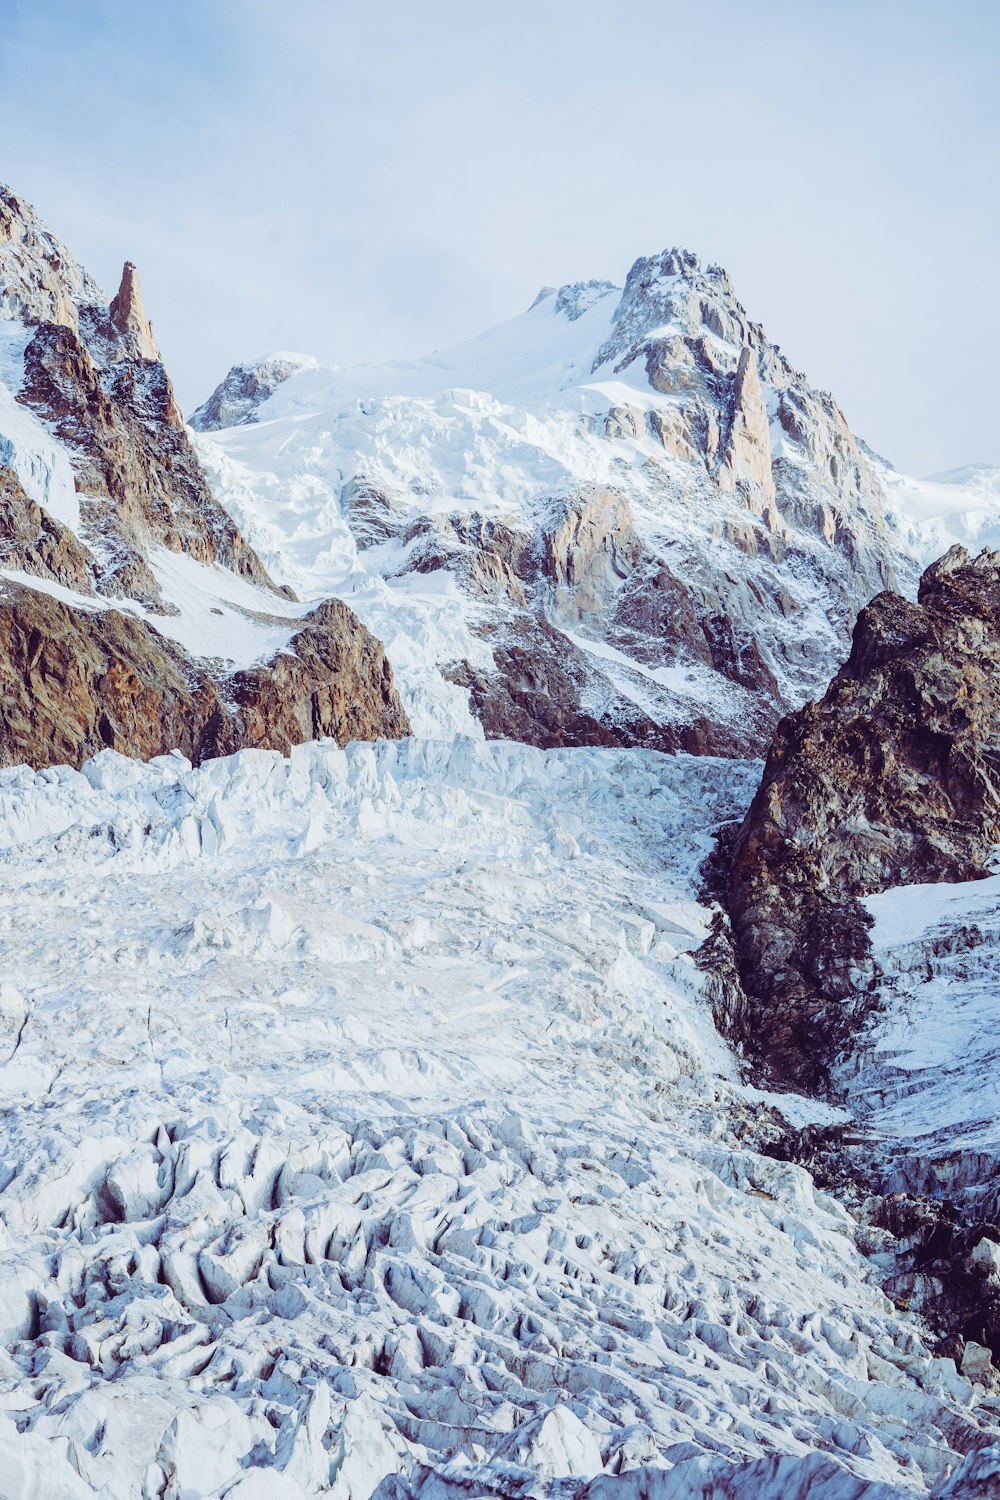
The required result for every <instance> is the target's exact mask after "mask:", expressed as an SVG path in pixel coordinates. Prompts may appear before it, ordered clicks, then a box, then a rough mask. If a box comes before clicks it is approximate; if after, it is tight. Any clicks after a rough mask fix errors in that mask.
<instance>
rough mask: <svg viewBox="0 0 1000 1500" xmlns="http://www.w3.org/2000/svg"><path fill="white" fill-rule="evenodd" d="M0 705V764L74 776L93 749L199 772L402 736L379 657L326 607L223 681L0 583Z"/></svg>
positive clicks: (402, 721)
mask: <svg viewBox="0 0 1000 1500" xmlns="http://www.w3.org/2000/svg"><path fill="white" fill-rule="evenodd" d="M0 702H2V708H0V765H15V764H21V763H26V764H28V765H32V766H36V767H37V766H44V765H52V764H63V763H65V764H68V765H73V766H79V765H81V764H82V762H83V761H85V760H86V759H87V758H88V757H89V756H91V755H96V754H97V752H98V751H99V750H104V749H112V750H118V751H120V752H121V753H122V754H125V755H132V756H137V757H139V758H141V759H144V760H145V759H149V758H150V757H151V756H154V755H161V754H165V753H167V752H168V751H170V750H175V749H177V750H180V751H182V752H183V754H184V755H186V756H187V757H188V758H189V759H190V760H191V761H194V762H197V761H200V760H203V759H205V758H206V757H207V756H212V755H227V754H230V753H231V752H232V751H234V750H238V749H242V748H244V747H247V746H257V747H261V748H267V749H276V750H281V751H283V752H285V753H287V751H288V750H289V749H290V748H291V746H292V745H297V744H301V743H302V742H303V741H305V740H310V739H317V738H322V737H324V736H329V737H331V738H333V739H336V740H338V741H339V742H340V743H342V744H343V743H346V742H347V741H348V740H357V739H377V738H379V737H380V736H386V737H390V738H398V737H400V736H403V735H405V734H407V733H408V730H409V726H408V723H407V719H406V715H405V713H404V712H403V709H402V707H401V705H400V702H399V698H398V696H397V694H396V691H395V688H394V687H393V683H392V674H391V671H390V669H389V665H388V663H387V661H386V659H385V654H384V652H383V650H382V647H381V646H380V645H379V643H378V641H376V640H375V639H374V637H373V636H371V635H370V634H369V632H368V631H367V630H365V628H364V626H363V625H362V624H361V623H360V622H359V621H358V620H357V619H356V618H355V617H354V616H353V615H352V614H351V612H350V610H348V609H347V608H346V606H344V605H342V604H340V603H339V601H337V600H331V601H328V602H327V603H325V604H323V605H321V606H320V608H319V609H317V610H315V611H314V612H313V613H312V614H311V615H309V616H307V617H306V619H305V620H304V621H303V623H302V627H301V629H300V630H299V631H298V632H297V633H296V634H295V635H294V636H293V637H292V639H291V642H290V650H289V651H285V652H281V653H279V654H278V655H277V656H276V657H275V658H274V659H273V661H271V662H270V663H266V664H263V665H261V666H259V667H254V668H251V669H249V670H245V671H242V672H238V673H235V674H232V675H230V676H223V675H220V674H219V673H218V672H216V671H212V670H210V668H209V667H208V665H207V664H204V663H198V662H193V661H192V660H191V658H190V657H188V656H187V655H186V654H185V653H184V652H183V651H181V650H180V649H179V648H178V647H177V646H175V645H174V644H173V643H172V642H170V641H168V640H167V639H165V638H164V637H163V636H162V635H160V634H159V632H158V631H156V630H155V629H154V628H153V627H152V626H151V625H149V624H148V623H147V622H145V621H144V620H141V619H138V618H136V617H135V616H133V615H131V614H127V613H124V612H123V611H121V610H118V609H113V608H94V609H93V610H83V609H79V608H73V607H72V606H70V605H67V604H64V603H62V602H60V601H59V600H57V599H54V598H51V597H50V596H48V595H47V594H43V593H40V592H37V591H36V590H34V589H31V588H25V587H21V586H18V585H15V584H10V583H7V584H6V585H5V586H4V588H3V592H2V593H0Z"/></svg>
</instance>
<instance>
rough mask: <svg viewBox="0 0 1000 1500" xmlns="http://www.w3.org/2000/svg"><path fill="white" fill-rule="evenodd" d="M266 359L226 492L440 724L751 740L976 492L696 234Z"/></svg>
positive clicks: (729, 744)
mask: <svg viewBox="0 0 1000 1500" xmlns="http://www.w3.org/2000/svg"><path fill="white" fill-rule="evenodd" d="M271 363H272V362H268V361H265V362H262V363H261V365H260V370H261V372H262V383H261V391H260V399H258V400H256V401H253V402H248V401H247V400H246V399H243V400H242V401H241V403H239V404H238V416H237V417H236V418H235V420H236V421H237V422H238V425H235V426H229V427H227V428H223V430H215V431H207V430H205V429H209V428H212V427H215V428H220V426H221V423H222V420H223V418H220V419H219V420H214V421H213V420H212V417H211V413H212V412H213V411H217V412H218V411H221V412H222V413H223V417H224V413H225V410H226V409H227V408H226V402H227V401H228V400H229V397H230V395H231V393H232V392H233V391H237V388H238V391H244V390H246V389H249V385H248V381H249V378H250V374H252V369H251V368H250V367H245V366H239V367H237V368H236V369H235V370H234V371H232V372H231V373H230V376H229V377H227V381H225V382H223V384H222V385H221V386H220V387H219V389H218V391H216V392H215V394H214V395H213V397H212V398H211V399H210V401H209V402H207V403H206V404H205V405H204V406H203V407H202V408H200V411H199V414H198V417H197V420H198V425H199V426H200V427H201V428H202V429H203V435H202V436H201V437H200V438H199V441H198V448H199V453H200V454H201V457H202V460H203V462H204V464H205V468H206V471H207V473H208V474H209V478H210V481H211V484H212V487H213V491H214V493H215V494H216V496H217V497H218V498H219V499H220V500H221V501H222V503H223V504H224V505H225V506H226V508H227V509H228V510H229V511H230V512H231V513H232V514H233V515H234V516H235V517H236V518H237V520H238V522H239V524H240V525H241V526H242V527H243V529H244V530H245V532H246V534H247V535H248V537H250V538H251V539H252V541H253V543H254V545H255V546H256V547H257V549H258V550H259V552H260V553H261V555H262V556H263V557H264V558H265V560H266V562H267V565H268V567H269V568H270V569H271V570H272V572H273V573H274V575H275V576H276V577H278V578H280V579H282V580H284V581H286V582H289V583H291V584H292V585H293V586H294V587H295V588H296V590H298V591H299V592H301V593H303V594H304V595H306V596H310V595H314V594H316V593H319V592H324V591H332V592H335V593H338V594H340V595H341V596H342V597H344V598H345V599H348V600H349V601H350V603H351V605H352V607H353V608H355V609H356V610H357V611H358V613H359V614H360V615H361V617H362V618H363V619H364V620H365V622H366V624H368V625H369V627H370V628H371V629H372V630H373V632H374V633H375V634H376V635H377V636H379V638H380V639H382V640H383V641H384V642H385V643H386V646H387V649H388V652H389V656H390V659H391V660H392V662H393V665H394V667H395V670H396V673H397V676H398V678H399V680H400V683H401V687H402V691H403V696H404V699H405V700H406V703H407V707H408V710H409V713H410V716H411V719H412V721H413V723H414V725H415V726H416V728H417V729H418V731H419V732H421V733H434V732H438V731H439V730H440V729H441V728H445V729H447V730H448V731H449V732H450V731H452V730H454V729H456V728H462V729H464V730H465V731H466V732H477V730H476V725H477V724H478V725H479V726H480V730H481V731H485V733H486V734H487V735H494V734H496V735H500V736H503V735H505V734H506V735H511V736H512V737H516V738H520V739H527V740H529V741H532V742H534V743H537V744H540V745H546V744H558V743H623V744H628V743H639V744H646V745H650V746H655V747H658V748H668V749H669V748H674V747H676V746H681V747H682V748H687V749H690V750H695V751H706V750H707V751H721V752H722V753H747V752H752V753H759V752H760V751H761V750H762V749H763V748H764V746H765V745H766V742H767V739H768V737H769V733H770V730H771V728H772V727H773V724H774V722H775V720H776V718H777V717H778V716H779V715H780V714H781V713H782V712H784V711H785V710H787V709H788V708H790V707H794V706H798V705H799V704H800V703H801V702H802V701H803V699H804V698H806V697H808V696H812V695H815V694H816V693H817V692H818V691H819V690H820V689H821V688H822V686H823V685H825V682H826V680H827V678H828V677H829V675H830V673H831V671H832V670H833V669H834V667H835V666H836V665H838V664H839V662H840V661H841V660H842V659H843V656H844V654H845V650H846V644H847V639H848V634H849V630H850V627H851V625H852V624H853V621H854V617H855V615H856V613H857V609H858V608H859V607H860V605H862V604H863V603H865V602H866V601H867V600H868V599H869V598H870V597H871V596H872V595H873V594H875V593H876V592H878V591H879V589H881V588H882V587H884V586H886V585H887V584H891V585H893V586H896V587H898V588H901V589H903V590H904V591H908V590H910V589H911V588H912V586H913V583H914V580H915V577H916V572H917V567H918V564H919V563H922V562H925V561H927V560H929V556H930V555H931V554H932V553H933V552H934V551H935V549H940V550H943V547H940V548H939V544H940V542H941V539H942V538H943V536H944V535H945V530H946V527H945V523H944V522H942V521H941V520H940V517H941V516H942V515H944V514H945V513H948V514H951V513H953V512H954V513H955V515H956V516H957V513H958V512H959V511H960V510H961V509H962V507H965V508H968V507H969V506H970V505H971V504H972V500H971V496H972V493H973V490H972V489H970V483H971V481H969V480H968V479H962V481H961V483H958V484H957V485H955V486H949V485H945V484H935V485H932V486H927V485H925V486H922V487H921V486H919V485H917V484H916V483H915V482H911V481H908V480H905V479H903V478H901V477H900V476H898V475H896V474H895V473H894V472H893V471H892V470H891V469H890V468H889V467H888V466H887V465H886V464H885V463H884V462H883V461H882V460H880V459H878V458H876V457H875V456H874V455H873V454H871V453H870V452H869V451H868V450H867V449H866V448H865V447H864V445H863V444H859V443H858V442H856V441H855V439H854V438H853V437H852V435H851V433H850V430H849V428H848V426H847V423H846V421H845V419H844V417H843V414H842V413H841V412H840V410H839V408H838V407H837V405H836V403H835V401H834V400H833V399H832V398H831V397H830V396H828V395H826V394H825V393H822V392H817V391H815V390H813V389H812V388H811V387H810V386H809V385H808V382H807V381H806V379H805V377H804V376H803V375H801V374H800V373H799V372H797V371H796V370H794V369H793V368H792V366H791V365H790V364H789V363H788V361H787V360H786V359H785V357H784V356H783V355H782V354H781V352H780V350H778V349H777V348H776V347H775V346H774V345H772V344H771V343H769V342H768V340H767V338H766V336H765V335H764V333H763V330H762V329H760V328H759V327H758V326H757V325H756V324H754V323H752V322H751V321H750V320H749V318H748V317H747V315H746V313H745V312H744V310H743V308H742V307H741V306H740V304H739V302H738V301H737V299H736V297H735V293H734V292H733V288H732V286H731V284H730V282H729V279H728V277H727V276H726V274H725V272H724V271H721V270H720V269H719V268H718V267H714V266H709V267H706V268H703V267H701V266H700V265H699V263H698V262H697V260H696V259H695V258H694V257H693V256H691V255H689V254H687V253H686V252H682V251H671V252H665V253H664V254H663V255H661V256H656V257H650V258H648V259H644V260H640V261H637V262H636V264H635V266H633V268H632V270H631V271H630V272H629V275H628V278H627V281H626V284H625V287H624V289H621V288H618V287H615V286H612V285H611V284H609V283H607V282H589V283H581V284H578V285H572V286H566V287H563V288H561V290H559V291H558V292H556V291H554V290H553V289H546V291H545V292H543V293H542V294H540V297H539V299H538V300H537V301H536V303H535V304H534V306H533V307H532V308H531V309H530V310H529V311H528V312H526V313H524V314H522V315H521V316H520V317H516V318H513V319H511V320H510V321H509V322H507V323H504V324H501V325H500V326H499V327H497V328H494V329H491V330H489V331H488V332H487V333H484V334H482V335H481V336H480V337H478V338H474V339H472V340H470V341H468V342H466V343H463V344H460V345H457V346H455V347H454V348H451V349H446V350H444V351H441V352H435V353H434V354H431V355H429V356H427V357H426V358H424V359H420V360H413V361H397V362H395V363H392V364H389V365H385V366H379V367H369V368H366V367H362V368H359V369H351V370H343V369H326V370H324V369H320V368H311V369H302V370H300V371H298V372H295V371H294V370H293V371H292V372H291V373H290V374H288V375H287V376H286V378H284V379H282V381H281V383H280V384H274V383H273V381H272V380H271V379H270V378H268V379H263V376H264V375H266V374H267V371H268V370H269V369H270V368H271ZM285 368H290V367H288V366H284V365H283V366H282V369H285ZM248 372H249V374H248ZM268 391H270V394H268ZM976 483H978V481H976ZM976 493H978V491H977V492H976ZM984 493H985V492H984ZM983 505H984V506H986V508H987V509H988V508H989V505H990V502H989V501H988V499H984V501H983ZM993 511H994V513H995V511H996V507H995V505H994V506H993ZM963 524H964V522H963ZM547 705H548V706H547ZM552 705H555V707H554V708H553V707H552Z"/></svg>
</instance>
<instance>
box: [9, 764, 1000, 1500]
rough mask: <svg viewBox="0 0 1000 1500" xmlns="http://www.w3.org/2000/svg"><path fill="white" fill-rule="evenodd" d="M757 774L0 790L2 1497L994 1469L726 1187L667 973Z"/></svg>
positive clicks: (695, 1003) (785, 1478)
mask: <svg viewBox="0 0 1000 1500" xmlns="http://www.w3.org/2000/svg"><path fill="white" fill-rule="evenodd" d="M757 774H758V767H757V766H755V765H752V764H741V763H734V762H731V761H730V762H720V761H715V760H711V759H706V758H701V759H693V758H690V757H687V756H671V757H668V756H660V755H656V754H653V753H649V752H641V751H631V752H628V753H627V754H623V753H621V752H616V751H609V750H577V751H558V752H546V753H543V752H539V751H537V750H533V749H531V748H527V747H524V746H516V745H509V744H502V743H496V744H493V745H483V744H482V743H474V742H472V741H469V740H458V741H456V742H455V743H453V744H443V743H440V742H434V743H432V742H426V741H418V740H410V741H406V742H403V743H401V744H398V745H397V744H386V743H382V744H379V745H377V746H375V747H365V746H354V747H351V748H350V749H349V750H348V751H347V752H346V753H345V752H343V751H341V750H338V749H337V748H336V747H334V746H333V745H330V744H316V745H311V746H303V747H301V748H300V749H298V750H296V751H295V752H294V753H293V754H292V756H291V758H290V760H282V759H281V757H280V756H278V755H275V754H269V753H264V752H252V751H250V752H247V751H245V752H242V753H240V754H239V755H236V756H234V757H232V758H230V759H226V760H217V761H213V762H209V763H206V764H205V765H203V766H202V767H201V768H200V769H198V770H195V771H192V770H191V769H190V767H189V766H188V765H187V764H186V763H185V762H184V761H182V760H181V759H179V758H177V757H166V758H162V759H159V760H156V761H154V762H152V763H151V764H149V765H146V766H143V765H138V764H136V763H134V762H130V761H127V760H124V759H122V758H120V757H118V756H115V755H114V754H112V753H105V754H103V755H101V756H99V757H97V759H95V760H93V761H91V762H89V763H88V764H87V765H86V766H85V767H84V770H83V773H82V774H80V773H77V772H74V771H70V770H68V769H58V768H56V769H51V770H48V771H44V772H41V773H38V774H33V773H30V772H28V771H25V770H7V771H3V772H0V883H2V887H3V900H2V903H0V944H2V950H0V951H2V958H3V974H4V983H3V986H2V988H0V1017H2V1026H3V1029H4V1035H5V1037H6V1041H5V1044H4V1048H3V1052H4V1058H5V1061H4V1062H3V1064H2V1067H0V1088H2V1090H3V1099H4V1103H5V1105H6V1107H7V1114H6V1121H7V1123H6V1135H5V1140H4V1148H3V1163H4V1165H3V1172H4V1179H3V1181H4V1187H3V1192H2V1194H0V1234H2V1239H3V1248H2V1250H0V1257H2V1261H0V1319H2V1324H3V1352H2V1353H0V1405H2V1406H3V1408H5V1410H4V1411H3V1413H2V1415H0V1454H2V1466H0V1473H2V1476H3V1480H2V1489H3V1493H4V1495H5V1497H7V1500H34V1497H36V1496H38V1495H39V1494H42V1493H44V1494H45V1495H46V1496H59V1497H72V1500H77V1497H82V1496H85V1495H89V1494H93V1493H99V1494H100V1495H101V1496H103V1497H104V1500H119V1497H121V1500H125V1497H128V1500H134V1497H139V1496H140V1495H141V1496H144V1497H149V1496H169V1497H184V1500H207V1497H221V1496H226V1497H231V1500H255V1497H256V1500H262V1497H265V1496H266V1497H268V1500H274V1497H277V1500H300V1497H304V1496H307V1495H314V1494H319V1493H323V1494H331V1495H333V1496H335V1497H338V1500H348V1497H354V1500H367V1497H368V1496H369V1495H370V1494H371V1493H372V1491H373V1490H374V1489H375V1487H376V1486H377V1485H378V1483H379V1481H381V1480H382V1479H383V1477H384V1476H398V1477H397V1478H395V1479H392V1478H390V1479H386V1483H385V1487H383V1488H382V1489H381V1490H380V1491H379V1494H380V1495H382V1496H383V1497H386V1500H387V1497H388V1496H390V1495H391V1496H396V1497H401V1496H406V1495H415V1494H420V1495H421V1496H424V1497H442V1500H443V1497H452V1496H453V1497H458V1496H460V1495H462V1496H468V1495H470V1494H483V1495H489V1494H493V1495H511V1494H534V1495H548V1494H551V1495H553V1496H555V1495H556V1494H558V1495H559V1496H562V1497H567V1496H571V1495H584V1494H586V1495H587V1496H589V1497H592V1500H598V1497H613V1496H621V1497H622V1500H626V1497H633V1496H635V1497H636V1500H638V1497H639V1496H640V1495H643V1496H645V1495H655V1496H659V1497H664V1500H696V1497H704V1496H719V1497H721V1496H732V1497H737V1496H740V1497H743V1500H747V1497H753V1500H788V1497H789V1496H804V1495H805V1494H806V1493H808V1494H809V1495H810V1496H811V1497H816V1496H819V1497H825V1500H862V1497H863V1500H889V1497H890V1496H896V1497H898V1496H902V1495H907V1494H922V1493H925V1492H926V1491H927V1490H928V1489H929V1488H931V1487H933V1486H936V1485H941V1484H944V1483H945V1482H946V1480H947V1475H948V1473H949V1471H950V1470H951V1469H952V1468H953V1467H954V1466H955V1465H957V1464H958V1463H959V1462H960V1459H961V1455H962V1454H963V1453H964V1452H965V1451H967V1450H972V1449H975V1448H978V1447H982V1445H983V1444H985V1443H988V1442H989V1441H990V1436H991V1434H992V1435H993V1436H994V1437H996V1435H997V1433H998V1427H997V1423H996V1413H995V1411H994V1410H993V1409H992V1408H990V1406H989V1404H988V1403H986V1404H985V1405H984V1401H983V1397H984V1391H983V1387H982V1386H977V1385H974V1384H971V1383H970V1382H969V1381H967V1380H965V1379H962V1378H960V1377H959V1376H958V1375H956V1373H955V1368H954V1365H953V1364H952V1362H951V1361H949V1360H940V1359H937V1360H935V1359H933V1358H931V1357H930V1353H929V1350H928V1348H927V1346H926V1344H925V1342H924V1336H923V1333H922V1331H921V1327H920V1325H919V1323H918V1321H917V1320H916V1319H914V1318H912V1317H910V1316H907V1315H905V1314H901V1313H898V1312H897V1311H895V1310H894V1308H893V1307H892V1305H891V1303H890V1302H889V1301H888V1300H887V1298H886V1297H885V1296H884V1295H883V1293H882V1292H881V1291H880V1290H879V1288H878V1285H877V1280H876V1272H875V1271H874V1270H873V1268H872V1266H871V1264H870V1263H869V1262H867V1261H866V1260H865V1259H864V1258H863V1257H862V1255H861V1254H860V1253H859V1251H858V1249H857V1248H856V1247H855V1244H854V1241H853V1225H852V1221H851V1220H850V1219H849V1218H848V1216H847V1214H846V1213H845V1211H844V1210H843V1209H842V1208H841V1207H840V1206H839V1205H838V1204H837V1203H836V1202H834V1201H833V1200H832V1199H831V1198H829V1197H828V1196H826V1195H824V1194H823V1193H821V1192H819V1191H818V1190H817V1189H816V1188H815V1187H814V1185H813V1184H812V1182H811V1180H810V1178H809V1177H808V1175H807V1173H806V1172H805V1171H803V1170H802V1169H801V1168H799V1167H796V1166H793V1165H790V1164H788V1163H783V1162H779V1161H776V1160H773V1159H771V1158H770V1157H769V1156H765V1155H761V1154H759V1153H758V1151H756V1150H755V1149H754V1141H755V1140H756V1139H757V1138H758V1135H759V1133H760V1130H761V1127H762V1124H763V1123H765V1122H766V1121H767V1120H768V1119H770V1118H772V1117H771V1114H770V1110H769V1109H768V1107H766V1106H765V1105H764V1104H763V1103H762V1101H761V1099H760V1096H758V1095H757V1094H755V1092H754V1091H753V1090H745V1089H744V1088H742V1087H741V1085H740V1083H739V1080H738V1072H737V1068H736V1065H735V1061H734V1059H733V1057H732V1055H731V1054H730V1053H729V1051H728V1049H727V1048H726V1046H725V1045H724V1044H723V1042H722V1041H721V1039H720V1038H719V1036H718V1034H717V1033H716V1030H715V1027H714V1025H713V1023H712V1018H711V1014H710V1009H709V1004H708V999H707V996H706V992H705V989H704V984H703V981H702V979H701V976H700V974H699V972H698V970H697V969H696V968H695V967H694V965H693V963H692V960H691V957H690V951H691V949H692V948H693V947H695V946H696V945H697V944H698V943H699V942H700V941H701V939H702V937H703V936H704V933H705V931H706V928H707V922H708V916H709V914H708V913H707V912H706V911H705V910H704V909H703V908H699V907H698V906H697V905H696V904H695V903H694V900H693V895H694V881H695V871H696V867H697V865H698V862H699V861H700V859H701V858H702V857H703V855H704V853H705V852H706V851H707V848H708V846H709V836H708V833H707V830H709V829H710V828H711V827H713V826H714V825H715V824H716V823H717V822H718V821H719V820H720V819H722V818H727V817H732V816H733V815H736V814H738V813H739V812H740V810H741V809H742V808H743V806H745V804H746V801H747V799H748V798H749V796H750V793H751V791H752V788H753V785H754V783H755V781H756V778H757ZM68 944H71V945H72V951H73V955H74V958H73V963H72V964H67V962H66V951H67V945H68ZM777 1102H778V1103H779V1104H780V1105H781V1106H782V1108H783V1109H785V1111H786V1112H787V1113H788V1115H789V1117H790V1118H791V1119H792V1120H794V1121H796V1122H797V1123H802V1122H804V1121H805V1120H808V1119H809V1118H819V1119H825V1118H829V1112H828V1111H827V1112H826V1113H824V1111H823V1110H822V1108H821V1107H818V1106H814V1107H813V1108H812V1113H810V1106H809V1105H808V1104H807V1103H806V1101H803V1100H795V1099H793V1098H785V1099H781V1100H778V1101H777ZM774 1118H776V1117H774ZM772 1129H773V1127H772ZM994 1461H995V1460H994V1459H991V1458H990V1457H989V1455H988V1454H980V1455H979V1456H978V1457H973V1458H971V1459H970V1460H969V1464H970V1465H971V1464H974V1465H976V1466H978V1470H979V1472H980V1473H987V1472H988V1470H989V1465H990V1464H991V1463H994ZM967 1472H968V1470H967Z"/></svg>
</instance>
